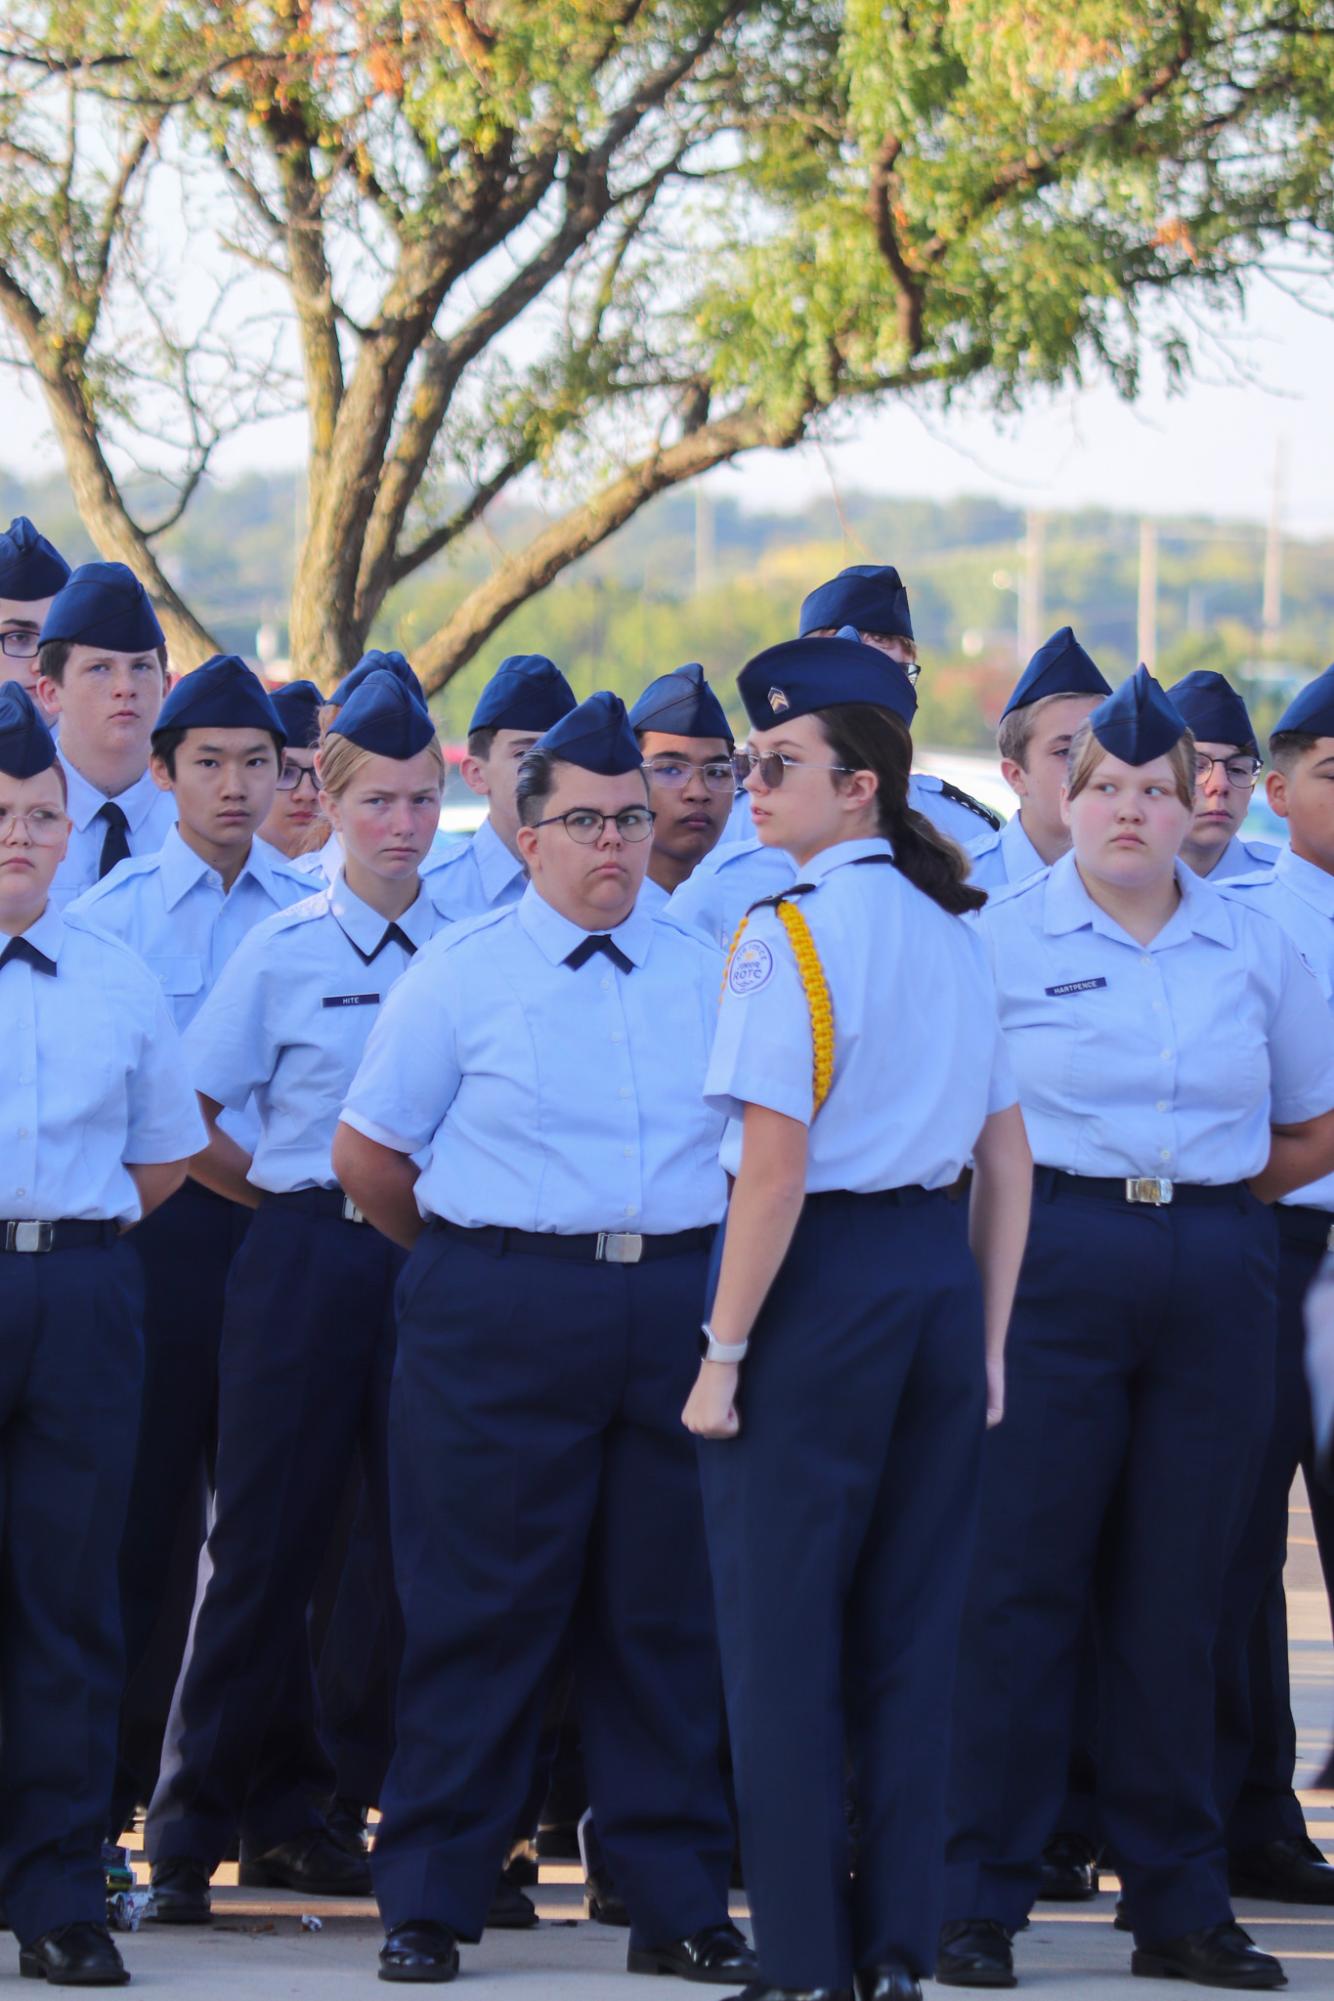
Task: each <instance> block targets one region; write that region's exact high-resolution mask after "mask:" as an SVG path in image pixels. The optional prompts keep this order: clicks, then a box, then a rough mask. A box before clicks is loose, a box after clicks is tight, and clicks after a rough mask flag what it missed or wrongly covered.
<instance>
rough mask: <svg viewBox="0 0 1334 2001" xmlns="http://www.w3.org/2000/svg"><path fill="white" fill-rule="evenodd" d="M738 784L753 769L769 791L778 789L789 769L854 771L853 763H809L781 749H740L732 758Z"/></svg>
mask: <svg viewBox="0 0 1334 2001" xmlns="http://www.w3.org/2000/svg"><path fill="white" fill-rule="evenodd" d="M732 769H733V771H734V772H735V773H736V782H737V784H738V785H744V784H745V782H746V780H747V779H748V778H749V777H750V774H751V772H752V771H758V772H759V774H760V783H761V785H763V786H764V788H765V790H766V791H768V792H773V791H776V790H777V788H778V787H779V786H780V785H781V784H782V782H783V778H784V775H785V773H787V772H789V771H852V770H854V769H855V767H854V766H853V765H851V764H809V763H807V761H806V759H805V758H804V757H784V755H783V753H782V751H781V750H763V751H761V750H739V751H737V753H736V755H735V756H734V757H733V759H732Z"/></svg>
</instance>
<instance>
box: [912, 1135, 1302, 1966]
mask: <svg viewBox="0 0 1334 2001" xmlns="http://www.w3.org/2000/svg"><path fill="white" fill-rule="evenodd" d="M1035 1179H1036V1186H1035V1199H1034V1208H1033V1220H1032V1225H1031V1228H1030V1231H1029V1240H1028V1249H1027V1252H1026V1254H1025V1258H1024V1265H1023V1271H1022V1274H1021V1277H1020V1282H1019V1292H1018V1297H1017V1300H1016V1303H1015V1310H1014V1316H1013V1319H1012V1321H1011V1324H1010V1336H1009V1346H1008V1352H1007V1360H1006V1377H1007V1387H1006V1410H1005V1419H1004V1422H1003V1423H1002V1424H1001V1425H1000V1426H999V1427H998V1428H997V1429H996V1430H995V1431H993V1432H992V1433H990V1435H989V1436H988V1439H987V1446H986V1451H985V1453H984V1474H983V1485H982V1518H981V1528H980V1531H979V1535H978V1544H977V1555H976V1559H975V1561H974V1565H973V1574H972V1579H971V1582H970V1585H969V1594H968V1608H967V1612H966V1614H965V1618H964V1626H963V1635H962V1642H961V1647H960V1662H959V1676H958V1682H957V1688H956V1699H955V1728H954V1748H953V1758H952V1771H951V1787H950V1839H949V1848H948V1865H947V1870H946V1898H945V1906H946V1916H947V1917H948V1918H951V1919H963V1918H991V1919H994V1920H996V1921H997V1922H999V1923H1001V1924H1004V1925H1007V1926H1009V1927H1010V1928H1011V1929H1014V1928H1017V1927H1018V1926H1020V1925H1021V1924H1022V1923H1023V1922H1024V1919H1025V1918H1026V1917H1027V1915H1028V1912H1029V1909H1030V1907H1031V1905H1032V1902H1033V1898H1034V1894H1035V1891H1036V1888H1037V1879H1038V1864H1039V1857H1040V1855H1041V1851H1042V1847H1043V1844H1044V1842H1045V1841H1046V1839H1047V1837H1048V1835H1049V1834H1050V1833H1051V1832H1052V1831H1053V1829H1054V1828H1055V1826H1056V1824H1057V1821H1058V1818H1059V1815H1060V1809H1061V1802H1062V1799H1063V1797H1064V1794H1065V1788H1066V1781H1067V1771H1068V1757H1069V1750H1070V1743H1071V1725H1072V1716H1073V1711H1074V1703H1075V1692H1076V1682H1077V1672H1078V1664H1079V1658H1080V1651H1081V1639H1082V1635H1083V1631H1084V1620H1085V1618H1086V1615H1087V1610H1088V1606H1089V1603H1090V1598H1091V1599H1092V1602H1093V1605H1094V1610H1095V1617H1096V1621H1097V1637H1098V1658H1099V1678H1098V1717H1099V1745H1098V1794H1099V1807H1100V1811H1101V1819H1102V1824H1103V1827H1104V1829H1105V1832H1106V1836H1107V1842H1108V1846H1109V1849H1110V1851H1111V1853H1112V1855H1113V1857H1114V1859H1115V1861H1116V1864H1117V1867H1118V1869H1119V1871H1120V1873H1121V1878H1122V1882H1123V1884H1124V1889H1125V1898H1126V1906H1127V1911H1128V1914H1129V1917H1130V1921H1131V1924H1132V1926H1133V1928H1134V1931H1135V1934H1136V1936H1137V1938H1139V1939H1141V1940H1143V1941H1145V1942H1161V1941H1164V1940H1168V1939H1172V1938H1176V1937H1178V1936H1180V1935H1182V1934H1183V1933H1186V1932H1192V1931H1198V1930H1200V1929H1202V1928H1204V1927H1205V1926H1208V1925H1212V1924H1218V1923H1223V1922H1225V1921H1226V1920H1227V1918H1228V1917H1229V1915H1230V1906H1229V1902H1228V1894H1227V1878H1226V1868H1225V1863H1224V1852H1223V1837H1222V1828H1221V1825H1220V1820H1219V1815H1218V1811H1217V1807H1216V1804H1215V1799H1214V1686H1215V1684H1214V1648H1215V1641H1216V1639H1217V1635H1218V1629H1219V1622H1220V1616H1221V1610H1222V1602H1223V1583H1224V1578H1225V1575H1226V1571H1227V1565H1228V1561H1229V1558H1230V1555H1231V1551H1232V1548H1233V1546H1234V1544H1235V1541H1236V1537H1237V1535H1238V1533H1239V1530H1240V1526H1241V1522H1242V1519H1243V1517H1244V1513H1245V1510H1246V1508H1247V1506H1248V1505H1249V1501H1250V1496H1251V1494H1252V1492H1253V1491H1254V1487H1255V1481H1256V1477H1257V1474H1258V1470H1259V1463H1260V1455H1261V1453H1262V1451H1263V1448H1264V1441H1265V1437H1266V1434H1267V1431H1268V1426H1269V1420H1270V1414H1271V1412H1272V1408H1273V1375H1274V1320H1275V1307H1274V1287H1275V1266H1276V1236H1275V1229H1274V1219H1273V1216H1272V1214H1271V1212H1270V1211H1268V1210H1267V1209H1265V1208H1264V1207H1262V1205H1261V1204H1260V1203H1258V1202H1256V1201H1255V1200H1254V1198H1253V1197H1252V1196H1250V1195H1249V1194H1248V1193H1246V1192H1245V1191H1244V1190H1242V1191H1238V1192H1237V1193H1236V1194H1235V1195H1233V1196H1232V1197H1231V1198H1230V1200H1229V1201H1227V1202H1226V1203H1225V1204H1224V1205H1223V1206H1198V1207H1197V1206H1190V1205H1188V1204H1187V1203H1186V1202H1184V1201H1182V1202H1180V1203H1178V1204H1175V1205H1173V1206H1171V1207H1164V1208H1150V1207H1139V1206H1131V1205H1129V1204H1124V1203H1118V1202H1109V1201H1105V1200H1102V1199H1099V1198H1097V1197H1095V1196H1092V1195H1072V1194H1070V1193H1068V1192H1066V1191H1064V1190H1058V1189H1057V1188H1056V1186H1055V1185H1054V1184H1053V1182H1052V1179H1051V1177H1050V1176H1049V1175H1048V1174H1046V1173H1045V1172H1044V1170H1043V1169H1042V1168H1039V1169H1038V1170H1037V1174H1036V1178H1035Z"/></svg>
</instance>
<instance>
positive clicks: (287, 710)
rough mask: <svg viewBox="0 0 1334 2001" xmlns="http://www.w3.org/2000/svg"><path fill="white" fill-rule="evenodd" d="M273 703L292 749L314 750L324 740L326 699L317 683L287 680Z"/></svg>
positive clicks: (274, 697)
mask: <svg viewBox="0 0 1334 2001" xmlns="http://www.w3.org/2000/svg"><path fill="white" fill-rule="evenodd" d="M269 700H270V701H271V702H272V703H273V706H274V708H275V710H276V711H277V714H278V720H279V722H280V723H281V724H282V726H283V728H284V729H285V730H286V732H287V742H288V746H289V748H290V749H292V750H313V749H314V748H315V746H316V744H318V742H319V740H320V710H321V709H322V708H323V706H324V697H323V695H322V694H321V693H320V691H319V689H318V688H317V687H316V686H315V683H314V682H313V681H286V682H284V684H283V686H282V687H281V688H275V689H274V691H273V693H272V695H271V696H270V697H269Z"/></svg>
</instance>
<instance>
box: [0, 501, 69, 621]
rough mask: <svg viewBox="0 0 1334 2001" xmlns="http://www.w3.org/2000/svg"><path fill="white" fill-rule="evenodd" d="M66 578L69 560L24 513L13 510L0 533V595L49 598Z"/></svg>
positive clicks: (32, 600) (18, 598)
mask: <svg viewBox="0 0 1334 2001" xmlns="http://www.w3.org/2000/svg"><path fill="white" fill-rule="evenodd" d="M68 578H69V564H68V563H67V562H66V561H65V558H64V557H63V556H62V555H61V553H60V551H59V549H57V548H56V547H55V546H54V544H52V543H50V542H48V541H47V539H46V537H45V535H40V534H38V532H37V530H36V529H35V528H34V527H33V525H32V523H31V521H29V519H28V517H27V515H26V514H17V515H15V517H14V519H13V520H12V521H11V522H10V524H9V527H8V528H7V529H6V530H5V533H4V534H3V535H0V598H13V599H15V600H16V601H17V602H18V603H19V604H35V603H36V601H37V600H38V598H53V597H54V596H55V594H56V592H57V591H58V590H61V589H62V588H63V587H64V585H65V583H66V582H67V581H68Z"/></svg>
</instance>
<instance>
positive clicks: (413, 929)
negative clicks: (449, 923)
mask: <svg viewBox="0 0 1334 2001" xmlns="http://www.w3.org/2000/svg"><path fill="white" fill-rule="evenodd" d="M325 894H326V896H327V897H328V899H329V909H330V910H331V911H332V913H333V915H334V917H335V918H336V920H337V922H338V925H339V928H340V929H341V930H342V932H343V933H344V935H345V936H346V937H347V938H349V939H350V940H351V941H352V943H353V944H354V945H355V946H356V948H357V950H358V951H359V952H360V954H361V956H362V958H363V959H370V958H372V957H373V956H374V954H375V953H376V952H378V951H379V949H380V946H381V945H382V944H383V943H384V934H385V932H386V931H387V930H388V929H389V926H390V925H391V924H396V925H397V926H398V928H399V930H400V931H401V932H402V933H403V935H404V937H406V938H410V939H411V941H412V943H413V944H414V945H415V946H416V947H417V948H418V950H419V951H420V949H421V947H422V946H423V945H425V944H426V943H427V942H428V941H429V940H430V939H431V938H432V937H433V936H434V933H435V910H434V907H433V905H432V903H431V900H430V898H429V897H428V896H427V895H426V892H425V891H424V890H423V889H422V887H421V885H420V883H419V884H418V886H417V894H416V896H415V897H414V898H413V900H412V902H411V903H410V904H409V905H408V907H407V909H406V910H405V911H404V912H403V915H402V916H401V917H383V916H381V914H380V912H379V911H378V910H372V909H371V906H370V904H369V903H364V902H363V901H362V899H361V898H360V897H359V896H358V895H357V894H356V892H355V891H354V890H350V889H349V888H348V886H347V876H346V875H345V873H344V872H343V870H342V869H341V868H340V869H339V871H338V873H337V875H336V876H335V877H334V879H333V881H332V882H331V883H330V885H329V887H328V889H327V890H326V891H325Z"/></svg>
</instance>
